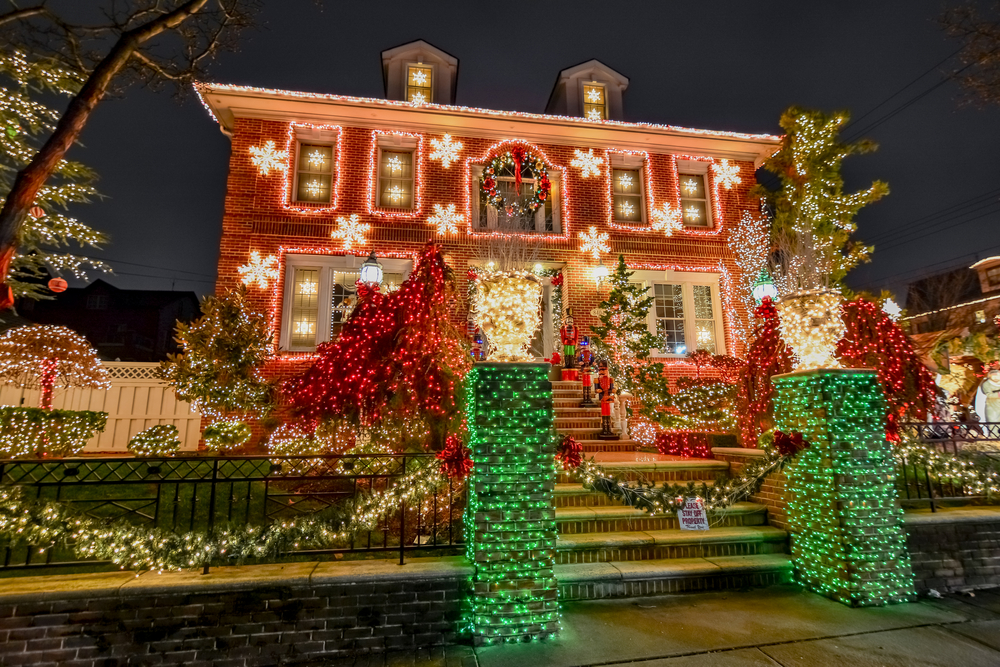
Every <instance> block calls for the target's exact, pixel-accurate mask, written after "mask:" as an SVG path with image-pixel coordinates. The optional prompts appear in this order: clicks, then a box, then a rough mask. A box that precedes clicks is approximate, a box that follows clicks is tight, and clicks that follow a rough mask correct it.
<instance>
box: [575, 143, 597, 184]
mask: <svg viewBox="0 0 1000 667" xmlns="http://www.w3.org/2000/svg"><path fill="white" fill-rule="evenodd" d="M573 155H574V156H575V157H574V158H573V159H572V160H571V161H570V163H569V166H571V167H576V168H577V169H579V170H580V176H581V177H582V178H590V177H591V176H600V175H601V166H602V165H603V164H604V158H601V157H598V156H597V155H594V149H593V148H591V149H590V150H588V151H587V152H586V153H584V152H583V151H581V150H580V149H579V148H577V149H576V151H575V152H574V153H573Z"/></svg>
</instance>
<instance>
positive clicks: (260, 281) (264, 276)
mask: <svg viewBox="0 0 1000 667" xmlns="http://www.w3.org/2000/svg"><path fill="white" fill-rule="evenodd" d="M236 272H237V273H239V274H240V280H241V281H243V284H244V285H246V286H247V287H250V286H251V285H257V287H259V288H261V289H267V287H268V285H270V284H271V281H272V280H277V279H278V258H277V257H276V256H274V255H268V256H267V257H261V256H260V253H259V252H257V251H256V250H254V251H253V252H251V253H250V261H249V262H247V263H246V264H244V265H243V266H240V267H238V268H237V269H236Z"/></svg>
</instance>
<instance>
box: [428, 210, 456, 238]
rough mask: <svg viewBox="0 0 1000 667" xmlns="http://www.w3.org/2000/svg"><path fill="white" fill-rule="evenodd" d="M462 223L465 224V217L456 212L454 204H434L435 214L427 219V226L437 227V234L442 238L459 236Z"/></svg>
mask: <svg viewBox="0 0 1000 667" xmlns="http://www.w3.org/2000/svg"><path fill="white" fill-rule="evenodd" d="M460 222H465V216H464V215H462V214H461V213H458V212H456V211H455V205H454V204H448V206H441V204H434V214H433V215H431V216H430V217H429V218H427V224H430V225H437V233H438V234H440V235H441V236H445V235H446V234H457V233H458V224H459V223H460Z"/></svg>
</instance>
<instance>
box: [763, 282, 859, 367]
mask: <svg viewBox="0 0 1000 667" xmlns="http://www.w3.org/2000/svg"><path fill="white" fill-rule="evenodd" d="M778 313H779V314H780V316H781V325H780V326H781V337H782V338H783V339H784V340H785V342H786V343H788V345H789V346H790V347H791V348H792V353H793V354H794V357H795V361H794V366H795V369H796V370H803V371H804V370H812V369H816V368H840V362H839V361H837V356H836V354H837V342H838V341H839V340H840V339H842V338H843V337H844V331H845V330H846V328H845V326H844V320H843V319H842V318H841V316H840V293H839V292H832V291H810V292H802V293H798V294H795V295H792V296H790V297H785V298H784V299H782V300H781V301H780V302H779V303H778Z"/></svg>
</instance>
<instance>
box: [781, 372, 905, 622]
mask: <svg viewBox="0 0 1000 667" xmlns="http://www.w3.org/2000/svg"><path fill="white" fill-rule="evenodd" d="M774 382H775V386H776V387H777V398H776V399H775V402H774V414H775V417H776V421H777V428H778V429H780V430H782V431H786V432H790V431H801V432H802V434H803V436H804V438H805V439H806V440H807V441H808V442H809V443H810V446H809V448H807V449H805V450H804V451H802V452H801V453H800V454H799V455H798V456H797V457H796V458H795V459H794V460H793V461H792V462H791V463H789V464H788V465H787V466H786V467H785V475H786V477H787V480H788V481H787V491H788V523H789V526H790V528H791V532H792V555H793V559H794V562H795V569H796V573H797V575H798V577H799V579H800V580H801V582H802V583H803V584H804V585H806V586H807V587H808V588H810V589H812V590H813V591H816V592H817V593H821V594H822V595H825V596H827V597H830V598H832V599H834V600H837V601H840V602H843V603H845V604H849V605H852V606H859V607H860V606H880V605H885V604H891V603H896V602H905V601H908V600H912V599H913V598H914V597H915V591H914V586H913V573H912V570H911V568H910V556H909V552H908V551H907V547H906V534H905V532H904V530H903V511H902V509H900V507H899V503H898V499H897V496H896V487H895V484H894V481H895V474H896V473H895V471H896V465H895V458H894V456H893V452H892V447H891V445H890V443H888V442H887V441H886V439H885V428H884V425H883V419H884V415H885V407H884V405H883V398H882V392H881V390H880V388H879V384H878V381H877V379H876V375H875V372H874V371H865V370H847V369H845V370H829V369H826V370H822V369H821V370H816V371H804V372H799V373H790V374H787V375H781V376H775V377H774Z"/></svg>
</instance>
